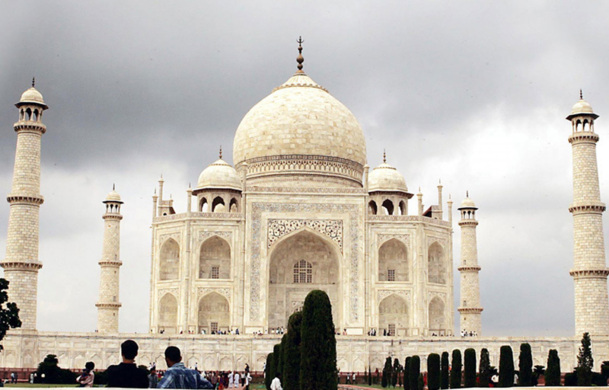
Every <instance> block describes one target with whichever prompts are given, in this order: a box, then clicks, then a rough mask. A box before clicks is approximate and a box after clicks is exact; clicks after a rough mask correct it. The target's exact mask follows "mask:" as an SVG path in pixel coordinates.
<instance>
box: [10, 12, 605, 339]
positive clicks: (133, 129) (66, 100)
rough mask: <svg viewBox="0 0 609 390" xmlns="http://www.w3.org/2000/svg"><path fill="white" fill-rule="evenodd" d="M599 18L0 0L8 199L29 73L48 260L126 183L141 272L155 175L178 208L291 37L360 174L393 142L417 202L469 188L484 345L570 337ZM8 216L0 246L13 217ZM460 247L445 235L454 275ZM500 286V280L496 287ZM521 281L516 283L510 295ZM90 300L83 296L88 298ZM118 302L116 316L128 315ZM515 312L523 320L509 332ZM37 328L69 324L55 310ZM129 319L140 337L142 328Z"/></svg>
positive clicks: (600, 83) (600, 37)
mask: <svg viewBox="0 0 609 390" xmlns="http://www.w3.org/2000/svg"><path fill="white" fill-rule="evenodd" d="M608 10H609V5H607V4H604V3H597V2H578V3H566V2H555V1H533V2H526V3H517V2H516V3H515V2H502V3H498V2H484V1H468V2H436V1H434V2H402V1H393V2H382V3H380V4H379V3H378V2H331V3H330V4H328V2H323V1H313V2H310V1H309V2H271V1H267V2H245V3H239V4H235V5H231V4H227V3H226V2H196V1H180V2H149V1H131V2H118V1H116V2H97V1H93V2H79V1H72V2H69V1H60V2H29V1H19V2H17V1H7V2H2V3H0V22H1V25H2V26H3V33H2V34H1V35H0V52H1V53H2V59H3V60H2V61H0V87H1V88H0V90H1V91H2V93H0V124H2V128H3V129H4V130H3V131H2V132H0V173H1V175H0V179H1V180H2V181H0V184H1V185H2V186H3V187H2V188H3V189H4V192H5V193H8V192H9V187H10V175H11V172H12V164H13V156H14V147H15V135H14V133H13V131H12V129H11V124H12V123H13V122H14V121H15V120H16V111H15V108H14V106H13V104H14V103H15V102H16V101H17V100H18V98H19V95H20V93H21V92H22V91H23V90H25V89H26V88H27V87H28V85H29V81H30V79H31V77H32V76H36V77H37V80H38V81H37V87H38V88H39V90H40V91H41V92H42V93H43V95H44V97H45V100H46V102H47V103H48V104H49V106H50V107H51V109H50V110H49V111H48V112H47V113H46V114H45V117H44V122H45V124H46V125H47V127H48V129H49V131H48V133H47V134H46V135H45V136H44V137H43V190H42V191H43V194H44V195H45V197H46V199H47V201H46V203H45V205H44V206H43V209H42V214H41V217H43V216H46V218H47V219H46V220H42V221H41V229H42V230H41V237H42V238H43V240H45V237H46V239H47V240H48V241H47V242H46V243H45V242H43V243H41V253H42V249H43V248H48V249H47V254H48V256H51V255H52V254H54V253H60V252H61V250H62V248H63V247H64V246H65V245H69V244H68V243H69V242H73V240H78V241H80V242H87V243H88V244H87V245H88V247H95V248H98V247H100V245H101V244H100V240H101V233H100V232H101V225H99V226H98V225H96V224H98V223H99V215H100V209H99V201H100V200H101V198H102V197H103V196H104V195H105V194H106V192H107V191H108V190H109V186H110V184H111V183H112V182H118V183H119V188H122V191H121V193H122V195H123V196H124V197H126V198H127V199H128V201H126V205H125V213H127V212H129V213H132V214H131V215H128V216H126V218H125V221H124V223H125V224H127V226H126V228H125V230H124V236H125V235H126V239H125V237H124V238H123V242H124V244H123V253H124V255H125V256H127V254H128V255H129V256H130V257H131V263H129V262H126V265H125V266H124V267H125V268H126V269H127V270H132V271H134V272H138V271H137V270H138V268H137V267H140V269H144V270H146V269H147V268H146V267H149V260H148V259H147V256H148V252H147V251H149V246H150V244H149V237H148V235H147V234H148V230H147V227H148V225H149V214H150V213H149V212H148V210H149V208H150V198H149V196H150V195H151V192H152V189H153V187H154V185H155V180H156V178H157V177H158V175H159V174H161V173H164V174H165V177H166V179H167V186H168V192H172V193H173V194H174V198H175V199H176V203H177V204H178V205H179V206H180V207H181V208H182V209H183V207H184V203H185V202H184V190H185V188H186V186H187V183H188V182H189V181H190V182H192V183H193V185H194V184H195V182H196V179H197V177H198V174H199V173H200V171H201V170H202V169H203V168H204V167H205V166H206V165H207V164H209V163H211V162H212V161H214V160H215V159H216V158H217V153H218V147H219V145H222V146H223V148H224V150H225V153H224V155H225V156H226V159H227V160H228V161H229V162H231V161H232V138H233V135H234V131H235V129H236V128H237V126H238V124H239V121H240V120H241V118H242V117H243V116H244V115H245V113H246V112H247V110H249V109H250V108H251V107H252V106H253V105H254V104H255V103H256V102H257V101H259V100H260V99H261V98H263V97H264V96H266V95H267V94H268V93H270V91H271V90H272V88H274V87H275V86H277V85H279V84H281V83H282V82H284V81H285V80H286V79H287V78H288V77H289V76H290V75H291V74H292V73H293V71H294V70H295V69H296V68H295V65H296V63H295V58H296V54H297V51H296V43H295V40H296V39H297V37H298V36H299V35H302V36H303V38H304V40H305V44H304V57H305V63H304V65H305V71H307V73H308V74H309V75H310V76H311V77H312V78H313V79H314V80H316V81H317V82H318V83H320V84H322V85H323V86H325V87H326V88H328V90H329V91H330V92H331V93H332V94H333V95H334V96H335V97H337V98H338V99H339V100H341V101H342V102H343V103H344V104H345V105H346V106H347V107H349V108H350V109H351V110H352V111H353V113H354V114H355V116H356V117H357V118H358V120H359V121H360V123H361V124H362V127H363V128H364V132H365V134H366V139H367V149H368V160H369V164H370V165H371V167H374V166H376V165H377V164H378V163H380V161H381V155H382V150H383V148H387V152H388V156H389V162H390V163H391V164H393V165H395V166H397V167H398V169H399V170H400V171H401V172H402V173H403V174H404V175H405V177H406V180H407V183H408V185H409V188H410V190H411V191H413V192H416V191H417V189H418V187H419V186H421V187H422V189H423V191H424V193H425V198H424V199H425V203H426V204H430V203H431V202H433V201H434V199H435V197H436V195H435V191H436V189H435V185H436V184H437V182H438V179H439V178H442V182H443V183H444V185H445V191H446V192H445V193H452V194H453V199H454V200H455V209H456V208H457V206H458V204H459V203H460V201H461V199H462V197H463V194H464V192H465V190H466V189H470V190H472V194H475V200H476V202H478V203H479V205H480V207H481V210H480V214H479V215H480V218H485V219H486V220H481V225H480V237H479V238H480V239H479V249H480V254H481V263H482V266H483V272H482V274H481V285H482V288H483V296H482V300H483V303H484V305H485V308H486V309H485V312H484V323H485V327H486V329H487V331H488V333H494V334H497V333H499V334H505V333H507V332H512V333H519V334H522V333H526V332H529V331H530V332H532V333H535V334H544V332H551V333H552V334H571V332H572V323H573V321H572V292H571V291H570V290H569V289H564V288H563V289H560V291H558V290H557V289H556V285H557V284H560V285H567V286H568V287H569V288H571V289H572V282H571V280H570V277H569V276H568V268H569V267H570V264H571V257H570V256H571V252H570V251H571V243H570V240H571V236H570V234H571V232H570V231H569V226H570V223H571V221H570V215H569V214H568V212H567V211H566V208H567V205H568V203H569V201H570V199H571V197H570V196H571V195H570V149H569V148H570V146H569V145H568V143H567V142H566V136H567V135H568V132H569V125H568V123H567V122H566V121H564V119H563V118H564V116H566V114H568V111H569V109H570V107H571V105H572V104H573V103H574V102H575V101H576V99H577V91H578V89H579V88H583V89H584V94H585V96H586V97H587V98H588V99H589V101H590V102H591V103H592V105H593V107H595V108H596V109H597V111H598V112H599V114H601V119H600V120H599V128H600V124H602V123H604V122H603V119H602V116H603V113H609V95H608V94H606V93H605V91H606V90H607V88H608V82H607V72H606V71H605V70H606V69H607V65H608V63H609V58H608V56H609V47H608V46H609V41H608V40H607V39H606V37H605V35H606V34H604V33H605V30H606V27H605V24H606V20H607V17H608V16H609V15H608ZM605 128H609V125H607V126H606V127H605ZM604 141H605V140H604V138H603V136H602V133H601V144H599V162H600V166H601V168H600V173H601V184H602V188H601V190H602V193H604V194H609V188H608V187H609V186H608V185H606V184H604V183H607V182H609V171H606V170H604V169H603V164H606V163H608V162H609V161H608V159H604V157H603V155H606V154H607V153H606V150H607V148H604V146H603V142H604ZM607 147H609V145H608V146H607ZM603 174H605V177H606V178H604V177H603V176H602V175H603ZM66 186H69V188H65V187H66ZM605 189H607V190H605ZM445 200H446V197H445ZM605 200H606V199H605ZM414 209H416V206H415V205H413V204H411V212H412V210H414ZM515 215H516V216H519V218H513V217H512V216H515ZM0 217H2V218H1V221H4V222H2V224H0V236H1V238H0V243H4V239H5V236H6V220H7V218H8V207H7V206H5V207H3V208H2V209H1V211H0ZM455 218H456V216H455ZM50 221H52V222H50ZM57 221H61V222H57ZM565 226H567V227H565ZM142 232H143V233H142ZM85 237H86V238H85ZM71 240H72V241H71ZM553 240H554V241H553ZM458 245H459V230H458V228H457V227H456V228H455V262H458V261H459V257H458V254H459V247H458ZM557 248H559V249H560V251H559V250H558V249H557ZM0 249H2V248H0ZM55 251H56V252H55ZM88 252H91V251H88ZM88 252H87V253H86V254H82V253H78V248H73V249H72V250H71V252H70V254H69V255H70V256H72V257H74V258H80V259H81V260H82V261H89V262H90V263H88V264H92V265H91V266H88V268H87V270H88V271H87V272H90V273H91V277H92V278H95V277H96V273H97V269H96V266H95V264H96V261H97V257H98V256H99V254H98V253H97V252H98V251H97V250H95V251H93V253H88ZM68 257H69V256H68ZM45 261H46V262H47V263H45V268H44V269H43V272H47V274H45V276H41V278H42V281H41V283H46V282H45V278H47V280H48V281H49V283H50V280H51V279H53V277H54V276H49V275H55V276H56V275H58V273H60V272H61V267H60V266H59V265H57V264H61V263H60V262H59V261H58V260H57V259H53V258H51V259H49V258H45ZM66 261H68V260H66ZM127 267H133V268H127ZM523 268H524V270H523ZM139 273H140V274H141V275H138V276H137V277H136V279H137V278H139V279H137V283H136V284H137V285H138V286H139V287H140V288H139V290H138V292H134V294H136V295H137V296H138V297H139V298H141V299H147V298H146V297H147V288H148V280H147V278H148V275H147V274H146V271H145V272H141V271H140V272H139ZM506 274H507V275H511V276H512V277H504V278H500V280H497V278H496V275H506ZM56 277H57V278H60V276H56ZM519 281H524V283H519ZM515 284H516V285H519V286H522V288H521V289H520V290H514V291H512V293H511V294H506V293H505V291H507V290H510V289H511V288H513V286H514V285H515ZM457 286H458V284H457ZM81 287H82V288H85V287H86V286H81ZM525 287H527V288H525ZM41 288H42V289H44V285H43V286H41ZM127 288H128V287H127ZM127 291H131V290H127ZM141 291H144V292H143V293H141ZM88 294H89V295H87V296H86V299H88V300H89V301H91V302H93V300H94V299H95V295H96V291H91V292H89V293H88ZM138 294H139V295H138ZM455 295H456V296H458V290H455ZM122 296H125V298H124V300H125V306H124V308H125V309H128V310H139V309H135V308H134V307H136V306H138V305H137V303H133V302H130V301H128V298H127V296H128V295H123V294H122ZM548 297H555V298H556V299H554V300H552V301H549V302H548ZM83 299H84V298H83ZM89 301H80V302H79V303H78V304H79V305H87V304H89V303H91V302H89ZM539 301H542V302H546V303H544V304H543V305H541V307H540V304H539ZM74 302H75V301H70V303H67V304H65V305H64V306H61V307H57V308H56V310H55V311H56V312H58V313H64V312H65V311H69V307H70V306H73V305H75V304H76V303H74ZM92 305H93V304H92V303H91V315H93V316H94V311H93V310H94V307H93V306H92ZM130 305H131V306H130ZM66 307H67V309H66ZM138 307H139V306H138ZM522 307H525V308H526V309H525V311H526V312H527V313H528V314H529V318H530V319H531V320H530V322H529V323H523V322H522V321H520V322H519V321H518V320H515V319H518V318H519V317H518V313H517V311H518V310H523V309H522ZM505 313H509V315H506V314H505ZM143 316H144V317H145V316H146V315H145V313H144V314H143ZM43 317H44V316H43ZM44 318H47V321H48V323H49V324H50V325H49V327H50V328H53V329H62V325H61V324H60V319H53V318H54V317H52V314H51V311H49V314H48V315H47V316H46V317H44ZM121 321H122V322H127V323H128V325H129V327H128V329H139V330H145V327H146V324H145V320H141V321H137V320H130V319H127V320H125V321H123V320H121ZM55 322H57V323H55ZM547 324H557V325H555V326H554V325H552V326H550V325H547ZM79 326H80V328H79V329H85V328H87V326H89V327H90V326H94V325H93V323H92V322H90V323H86V324H84V325H83V324H82V323H80V324H77V325H76V327H79ZM42 328H43V329H45V328H44V327H42ZM63 329H65V325H64V326H63Z"/></svg>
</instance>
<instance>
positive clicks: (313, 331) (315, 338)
mask: <svg viewBox="0 0 609 390" xmlns="http://www.w3.org/2000/svg"><path fill="white" fill-rule="evenodd" d="M300 334H301V344H300V345H301V360H300V389H301V390H319V389H325V390H336V389H337V385H338V383H337V373H338V371H337V369H336V338H335V335H334V322H333V321H332V304H331V303H330V298H328V294H326V293H325V292H323V291H321V290H313V291H311V292H310V293H309V294H308V295H307V297H306V298H305V301H304V306H303V309H302V324H301V332H300Z"/></svg>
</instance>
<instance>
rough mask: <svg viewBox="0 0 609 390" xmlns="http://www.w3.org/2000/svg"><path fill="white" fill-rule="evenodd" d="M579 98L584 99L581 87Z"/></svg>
mask: <svg viewBox="0 0 609 390" xmlns="http://www.w3.org/2000/svg"><path fill="white" fill-rule="evenodd" d="M579 100H584V93H583V92H582V89H581V88H580V89H579Z"/></svg>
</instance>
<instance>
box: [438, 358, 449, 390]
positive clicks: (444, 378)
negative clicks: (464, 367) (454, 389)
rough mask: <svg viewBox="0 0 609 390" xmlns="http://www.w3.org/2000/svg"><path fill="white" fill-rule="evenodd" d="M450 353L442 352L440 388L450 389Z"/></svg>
mask: <svg viewBox="0 0 609 390" xmlns="http://www.w3.org/2000/svg"><path fill="white" fill-rule="evenodd" d="M449 371H450V370H449V369H448V352H446V351H445V352H442V365H441V372H440V388H441V389H448V373H449Z"/></svg>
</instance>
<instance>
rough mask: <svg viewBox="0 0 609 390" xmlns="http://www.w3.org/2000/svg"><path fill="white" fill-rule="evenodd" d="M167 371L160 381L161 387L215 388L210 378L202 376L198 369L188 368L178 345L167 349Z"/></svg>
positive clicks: (159, 386)
mask: <svg viewBox="0 0 609 390" xmlns="http://www.w3.org/2000/svg"><path fill="white" fill-rule="evenodd" d="M165 362H167V367H168V368H167V371H165V375H164V376H163V379H161V381H160V382H159V385H158V388H159V389H213V388H214V386H213V385H212V384H211V382H209V381H208V380H206V379H204V378H203V377H201V374H199V372H198V371H196V370H192V369H190V368H186V366H184V363H182V354H181V353H180V349H179V348H178V347H174V346H170V347H167V349H166V350H165Z"/></svg>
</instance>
